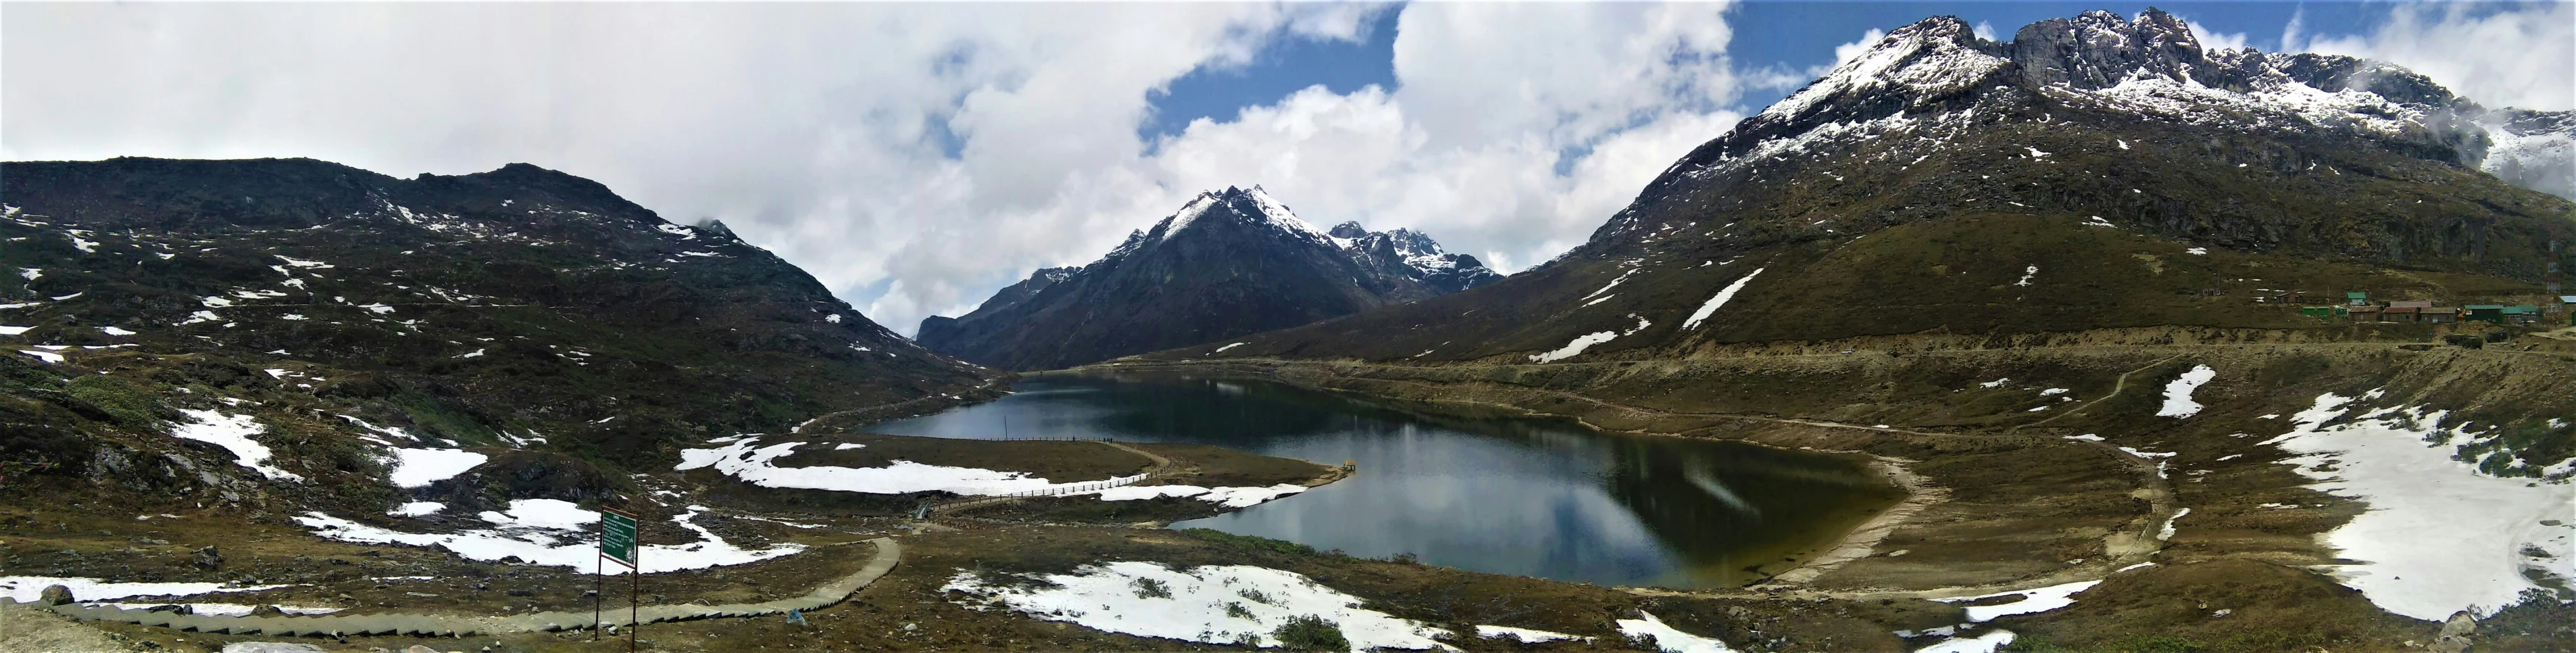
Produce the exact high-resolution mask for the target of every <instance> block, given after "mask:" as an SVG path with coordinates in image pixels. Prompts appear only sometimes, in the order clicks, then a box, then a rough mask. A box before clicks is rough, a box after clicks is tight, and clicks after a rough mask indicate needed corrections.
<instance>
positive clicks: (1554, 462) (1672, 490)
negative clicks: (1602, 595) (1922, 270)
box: [867, 374, 1901, 587]
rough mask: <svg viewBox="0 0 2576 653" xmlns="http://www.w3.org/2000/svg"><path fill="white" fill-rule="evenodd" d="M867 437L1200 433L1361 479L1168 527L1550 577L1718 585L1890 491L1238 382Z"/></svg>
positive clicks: (1693, 449) (1672, 444)
mask: <svg viewBox="0 0 2576 653" xmlns="http://www.w3.org/2000/svg"><path fill="white" fill-rule="evenodd" d="M1018 389H1019V390H1020V392H1019V393H1017V394H1014V395H1011V396H1009V397H1005V398H1003V399H1001V400H999V401H995V402H992V403H987V404H981V405H976V406H969V407H964V408H959V409H956V410H952V411H949V412H946V413H941V414H937V415H930V416H925V417H918V418H913V419H906V420H898V421H893V422H887V423H882V424H877V425H873V426H870V427H868V429H867V430H870V431H874V432H879V433H891V434H898V435H920V436H932V437H947V438H974V439H1004V438H1035V437H1047V438H1061V437H1084V438H1100V437H1105V438H1111V439H1117V440H1126V441H1136V442H1186V443H1194V444H1209V445H1217V446H1223V447H1227V448H1232V449H1237V450H1241V451H1249V452H1253V453H1260V454H1266V455H1272V456H1284V457H1289V458H1299V459H1304V460H1309V461H1314V462H1318V463H1324V464H1340V463H1342V462H1343V461H1346V460H1347V461H1357V462H1358V463H1359V474H1357V475H1355V476H1352V477H1351V478H1348V479H1345V480H1342V481H1341V482H1337V483H1333V484H1331V485H1327V486H1324V487H1321V488H1317V489H1315V490H1312V491H1309V492H1306V493H1305V494H1301V495H1296V496H1293V497H1289V498H1287V499H1283V500H1279V501H1273V502H1270V503H1265V504H1262V505H1259V506H1254V507H1252V508H1249V509H1245V510H1242V511H1238V512H1235V513H1231V514H1226V515H1220V516H1217V517H1212V518H1208V519H1199V520H1192V521H1187V522H1181V523H1178V524H1174V525H1173V526H1174V527H1176V528H1213V529H1217V530H1222V531H1227V532H1233V533H1241V534H1246V535H1259V536H1263V537H1271V538H1277V539H1282V540H1289V541H1293V542H1298V543H1302V544H1306V545H1309V546H1313V547H1316V548H1318V549H1341V550H1342V551H1344V552H1347V553H1350V554H1352V555H1358V556H1369V557H1387V556H1393V555H1396V554H1402V553H1411V554H1414V555H1416V556H1418V557H1420V559H1421V560H1422V561H1423V562H1426V563H1431V564H1438V565H1446V566H1451V567H1458V568H1462V569H1470V570H1475V571H1485V572H1494V573H1505V574H1524V575H1531V576H1541V577H1546V578H1554V579H1558V580H1567V581H1589V582H1595V583H1603V584H1616V585H1663V586H1672V587H1714V586H1735V585H1742V584H1745V583H1748V582H1752V581H1755V580H1759V579H1760V578H1762V577H1763V576H1765V575H1768V574H1774V573H1778V572H1780V571H1784V570H1786V569H1788V568H1789V567H1790V566H1791V565H1792V564H1793V563H1792V560H1794V559H1802V558H1804V557H1805V556H1807V555H1811V554H1813V553H1817V552H1819V551H1818V549H1820V548H1821V547H1825V546H1830V545H1831V544H1832V542H1833V541H1834V540H1835V539H1837V538H1839V537H1841V536H1842V535H1843V534H1844V533H1845V532H1847V531H1849V530H1850V529H1851V527H1852V526H1853V525H1855V524H1858V523H1859V522H1860V521H1861V520H1863V519H1866V518H1867V517H1868V516H1869V515H1871V514H1874V513H1875V512H1877V511H1878V510H1881V509H1884V508H1886V507H1887V506H1889V505H1891V504H1893V503H1894V502H1895V501H1896V500H1897V499H1898V498H1900V496H1901V495H1900V493H1899V492H1898V491H1897V490H1896V489H1895V488H1893V487H1890V486H1888V485H1887V484H1886V483H1885V482H1884V481H1881V480H1879V479H1877V478H1876V477H1875V476H1874V475H1872V474H1869V473H1868V471H1867V468H1866V466H1865V464H1864V463H1862V462H1860V461H1858V460H1856V459H1852V458H1846V457H1840V456H1826V455H1819V454H1812V453H1805V452H1795V451H1781V450H1775V449H1767V448H1762V447H1756V446H1751V445H1744V444H1737V443H1730V442H1715V441H1704V440H1690V439H1682V438H1669V437H1643V436H1626V435H1618V434H1607V433H1600V432H1596V431H1592V430H1589V429H1585V428H1583V427H1581V426H1579V425H1575V424H1572V423H1569V422H1565V421H1562V420H1548V419H1531V418H1524V417H1509V416H1485V417H1459V416H1454V415H1434V414H1426V413H1420V412H1415V411H1411V410H1406V409H1405V408H1404V407H1398V406H1390V405H1376V404H1372V403H1366V402H1363V401H1360V400H1357V399H1354V398H1351V397H1347V396H1343V395H1335V394H1329V393H1323V392H1316V391H1311V390H1305V389H1300V388H1296V387H1292V386H1286V385H1282V384H1276V383H1269V382H1264V381H1255V380H1246V379H1231V378H1229V379H1208V378H1195V377H1190V376H1183V375H1170V374H1156V375H1117V376H1067V375H1050V376H1045V377H1039V378H1034V379H1030V380H1027V381H1024V382H1022V383H1021V384H1020V386H1019V388H1018Z"/></svg>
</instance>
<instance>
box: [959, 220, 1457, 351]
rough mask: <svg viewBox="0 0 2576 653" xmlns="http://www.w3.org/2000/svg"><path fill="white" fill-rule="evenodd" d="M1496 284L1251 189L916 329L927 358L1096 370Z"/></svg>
mask: <svg viewBox="0 0 2576 653" xmlns="http://www.w3.org/2000/svg"><path fill="white" fill-rule="evenodd" d="M1500 278H1502V277H1501V275H1498V274H1495V273H1494V272H1493V271H1492V270H1489V269H1486V268H1485V266H1484V264H1482V263H1480V262H1478V261H1477V260H1476V258H1475V257H1473V256H1468V255H1465V254H1451V253H1448V252H1446V251H1443V250H1442V249H1441V248H1440V244H1439V243H1437V242H1433V241H1432V240H1431V238H1430V237H1429V236H1425V235H1422V234H1421V233H1418V232H1414V231H1411V230H1405V229H1397V230H1394V231H1383V232H1371V231H1368V230H1367V229H1364V228H1362V227H1360V225H1359V223H1356V222H1346V223H1343V224H1341V225H1339V226H1336V227H1334V228H1333V229H1332V230H1331V231H1329V232H1327V231H1323V230H1319V229H1316V228H1315V227H1314V226H1313V225H1311V224H1308V223H1307V222H1306V221H1304V220H1301V219H1298V217H1297V216H1296V214H1295V213H1294V212H1292V211H1290V210H1289V209H1288V207H1287V206H1286V205H1283V204H1280V203H1279V201H1278V200H1276V199H1273V198H1271V197H1270V194H1269V193H1268V192H1266V191H1264V190H1262V188H1261V187H1259V186H1254V187H1252V188H1249V189H1244V188H1231V187H1230V188H1227V189H1225V190H1222V191H1209V192H1204V193H1200V194H1199V195H1198V197H1196V198H1193V199H1191V200H1190V201H1189V203H1187V204H1185V205H1183V206H1182V207H1181V210H1180V211H1178V212H1175V213H1173V214H1172V215H1171V216H1170V217H1166V218H1164V219H1163V220H1162V221H1161V222H1159V223H1156V224H1155V225H1154V227H1153V229H1151V230H1138V231H1135V232H1131V233H1129V234H1128V236H1127V240H1126V241H1125V242H1123V243H1121V244H1119V246H1118V247H1117V249H1114V250H1112V251H1110V252H1109V254H1108V255H1107V256H1103V257H1101V258H1100V260H1098V261H1095V262H1093V263H1091V264H1090V265H1086V266H1083V267H1081V268H1048V269H1043V270H1039V271H1038V272H1037V274H1035V275H1032V276H1031V277H1030V278H1029V279H1027V280H1025V281H1022V282H1020V283H1018V284H1014V285H1012V286H1010V287H1008V288H1004V289H1002V291H1001V292H998V293H995V294H994V295H993V297H992V298H991V299H988V300H985V302H984V304H983V305H981V306H978V307H976V309H975V311H974V312H971V313H968V314H966V315H964V316H960V317H956V318H948V317H937V316H934V317H931V318H928V319H924V320H922V323H921V331H920V333H919V335H918V337H917V340H919V341H920V342H921V344H922V345H924V346H927V347H930V348H931V349H933V350H936V351H939V352H941V353H945V354H949V355H952V356H956V357H959V358H963V359H966V360H969V361H975V362H978V363H982V364H985V365H991V366H995V367H1003V368H1009V369H1018V370H1033V369H1052V368H1060V367H1069V366H1073V365H1081V364H1085V363H1092V362H1097V361H1102V360H1107V359H1111V358H1116V357H1119V356H1125V355H1129V354H1137V353H1143V352H1148V351H1154V350H1158V349H1167V348H1171V347H1178V346H1182V345H1190V344H1197V343H1202V342H1212V341H1215V340H1219V339H1223V338H1230V337H1234V336H1238V335H1243V334H1247V333H1255V332H1260V331H1267V330H1271V329H1279V328H1286V327H1291V326H1296V325H1300V324H1306V323H1310V322H1315V321H1319V320H1326V319H1331V318H1334V317H1339V316H1342V315H1348V314H1351V313H1354V312H1358V311H1361V310H1365V309H1369V308H1375V307H1379V306H1385V305H1389V304H1397V303H1403V302H1410V301H1417V300H1421V299H1427V298H1431V297H1436V296H1440V295H1446V294H1449V293H1454V292H1458V291H1461V290H1466V289H1468V288H1473V287H1476V286H1479V285H1483V284H1486V283H1489V282H1492V281H1494V280H1497V279H1500Z"/></svg>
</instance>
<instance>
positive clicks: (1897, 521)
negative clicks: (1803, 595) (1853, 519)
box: [1742, 454, 1950, 591]
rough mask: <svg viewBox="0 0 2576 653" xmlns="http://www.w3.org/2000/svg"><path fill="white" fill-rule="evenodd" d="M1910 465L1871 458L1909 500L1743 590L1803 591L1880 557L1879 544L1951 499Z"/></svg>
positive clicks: (1944, 490) (1889, 458)
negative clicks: (1850, 565) (1851, 564)
mask: <svg viewBox="0 0 2576 653" xmlns="http://www.w3.org/2000/svg"><path fill="white" fill-rule="evenodd" d="M1862 455H1868V454H1862ZM1910 462H1914V461H1911V460H1906V459H1903V458H1893V457H1888V456H1871V460H1870V464H1869V466H1870V469H1871V470H1872V471H1876V472H1878V473H1879V475H1880V477H1882V478H1885V479H1887V481H1888V482H1889V483H1890V484H1893V485H1895V486H1896V487H1897V488H1898V489H1901V490H1904V491H1905V499H1904V500H1902V501H1898V502H1896V505H1893V506H1888V507H1887V508H1886V509H1883V510H1880V511H1878V514H1877V515H1873V516H1871V517H1870V518H1869V520H1868V521H1863V522H1861V523H1860V525H1858V526H1853V527H1852V529H1851V531H1850V532H1848V533H1844V534H1843V537H1842V538H1841V539H1839V540H1836V541H1835V542H1834V544H1833V546H1832V547H1831V548H1828V549H1826V550H1825V552H1824V553H1819V554H1816V555H1815V556H1813V557H1809V558H1807V559H1806V560H1802V561H1799V563H1798V566H1796V567H1793V568H1791V569H1789V570H1788V571H1784V572H1780V573H1779V574H1778V575H1775V576H1772V577H1771V579H1770V580H1769V581H1767V582H1764V583H1760V584H1756V585H1748V586H1745V587H1743V588H1742V589H1744V590H1748V591H1761V590H1763V589H1765V588H1771V587H1775V586H1776V585H1775V584H1785V585H1794V586H1797V587H1801V588H1803V587H1805V586H1806V585H1807V584H1808V583H1811V582H1814V581H1815V580H1816V579H1817V578H1819V577H1822V576H1824V575H1825V574H1827V573H1831V572H1833V571H1834V570H1835V569H1840V568H1842V566H1843V564H1844V563H1848V562H1851V561H1853V560H1859V559H1861V558H1867V557H1870V556H1872V555H1876V554H1877V549H1878V544H1879V543H1880V542H1885V541H1887V537H1888V536H1889V535H1892V534H1895V533H1896V529H1897V527H1899V526H1903V525H1905V523H1906V522H1908V521H1911V520H1912V519H1913V518H1914V516H1915V515H1917V514H1921V513H1922V512H1923V511H1924V510H1926V509H1929V508H1931V507H1932V506H1934V505H1936V504H1939V503H1941V502H1944V501H1948V500H1950V491H1949V490H1946V489H1943V488H1941V487H1938V486H1934V485H1932V484H1931V483H1929V482H1926V481H1924V480H1923V477H1922V476H1921V475H1919V474H1915V473H1914V470H1913V469H1910V468H1907V467H1906V466H1905V463H1910ZM1784 589H1785V588H1784Z"/></svg>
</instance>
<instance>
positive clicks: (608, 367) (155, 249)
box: [0, 158, 999, 514]
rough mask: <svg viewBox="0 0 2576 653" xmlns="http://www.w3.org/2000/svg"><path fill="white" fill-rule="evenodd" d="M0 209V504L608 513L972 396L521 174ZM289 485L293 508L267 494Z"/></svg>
mask: <svg viewBox="0 0 2576 653" xmlns="http://www.w3.org/2000/svg"><path fill="white" fill-rule="evenodd" d="M0 183H5V186H0V197H5V198H6V203H5V205H0V214H5V218H0V241H5V244H0V266H5V268H6V269H7V270H8V271H9V275H8V276H6V277H0V279H5V282H0V355H5V359H0V460H7V461H9V462H10V465H9V467H8V469H7V470H5V472H0V473H5V474H6V475H8V476H9V477H10V480H9V482H10V483H19V482H22V481H24V482H42V483H61V484H65V485H62V486H60V487H63V488H73V489H70V490H67V491H74V492H92V491H99V490H101V489H102V488H109V487H123V488H126V489H129V490H133V491H137V492H142V493H144V494H146V495H151V496H169V497H187V496H195V497H196V498H197V499H200V500H207V501H209V502H211V500H210V499H207V498H206V497H207V495H206V494H194V495H191V494H190V492H191V490H190V489H189V488H190V487H192V486H194V485H196V484H198V483H199V482H200V481H201V480H202V482H203V483H205V484H208V485H213V486H216V487H218V488H221V489H222V491H223V495H224V496H226V497H227V500H239V501H248V502H252V503H255V504H261V505H265V506H266V508H265V509H270V510H272V511H273V512H278V513H282V514H292V513H295V512H300V511H301V510H306V509H314V508H315V507H316V506H317V505H319V504H344V505H334V506H332V510H333V511H334V512H339V513H344V514H382V513H384V512H385V511H386V510H388V509H390V508H394V507H395V506H397V505H400V504H402V503H404V502H406V501H415V500H431V501H441V502H445V503H448V504H450V505H452V506H454V507H456V508H458V509H460V510H462V511H463V512H461V513H460V514H472V510H471V509H480V508H485V507H490V508H495V509H497V508H498V507H499V506H501V505H502V502H500V500H501V499H536V498H547V499H561V500H589V499H592V498H595V497H597V496H599V495H600V493H603V492H608V491H611V490H612V489H627V490H631V488H630V487H626V486H627V484H628V483H629V481H628V480H626V475H624V474H622V473H611V472H607V471H604V470H610V469H618V468H621V467H622V468H625V469H645V468H660V469H667V468H668V466H669V464H670V463H669V460H670V457H672V456H675V455H676V445H677V444H678V443H680V442H683V441H695V440H697V439H701V438H704V437H707V434H709V433H736V432H744V431H781V430H785V429H787V428H789V427H791V426H794V425H795V424H797V423H798V422H800V421H802V420H805V419H807V418H811V417H814V416H815V415H818V414H823V413H830V412H838V411H845V410H852V409H862V408H868V407H894V408H895V409H896V410H895V411H894V412H897V413H901V412H906V411H924V410H934V409H936V408H939V407H942V406H944V405H949V404H954V403H959V402H962V401H968V400H973V399H975V398H978V397H984V396H991V393H989V392H985V389H986V388H987V387H988V386H989V385H990V384H991V383H993V378H994V377H996V376H999V375H998V374H996V373H994V372H992V371H989V370H981V369H977V368H975V367H973V366H971V365H967V364H965V363H962V362H959V361H956V360H954V359H951V358H948V357H944V356H940V355H937V354H935V353H932V352H930V351H929V350H927V349H923V348H921V347H919V346H916V345H914V344H913V343H911V342H910V341H908V340H906V339H904V338H902V337H901V336H898V335H896V334H895V333H893V332H892V331H890V330H887V329H885V328H883V327H880V326H878V325H877V324H875V323H874V322H872V321H870V320H869V319H868V318H867V317H866V316H864V315H861V314H860V313H859V312H858V311H856V310H853V309H851V308H850V307H849V305H848V304H845V303H843V302H841V301H840V300H838V299H835V298H834V297H833V296H832V294H831V293H830V292H829V291H827V290H826V289H825V288H824V287H823V285H822V284H821V283H820V282H817V281H815V280H814V278H813V277H811V276H808V275H806V274H805V272H804V271H802V270H799V269H797V268H796V267H795V266H793V265H790V264H788V263H787V262H786V261H784V260H781V259H779V258H778V257H777V256H775V255H772V254H771V253H769V252H767V251H764V250H762V249H760V248H758V247H754V246H752V245H750V244H748V243H745V242H743V241H742V240H740V239H738V238H735V237H734V236H733V235H732V234H730V233H729V232H727V231H726V230H725V229H724V228H723V227H722V225H720V224H712V223H710V224H708V225H706V226H683V225H678V224H673V223H671V222H669V221H666V220H664V219H662V218H661V217H660V216H659V215H656V214H655V213H654V212H653V211H651V210H649V209H646V208H644V207H641V206H638V205H636V204H634V203H632V202H628V201H626V200H625V199H623V198H620V197H618V196H617V195H616V194H615V193H613V192H610V190H609V189H608V188H607V187H606V186H603V185H601V184H599V183H597V182H593V181H590V180H587V179H582V178H579V177H575V176H572V175H568V174H564V173H561V172H556V171H552V170H546V169H543V168H538V167H536V166H532V165H526V164H512V165H509V166H505V167H502V168H500V169H497V170H493V171H490V172H483V173H476V174H468V175H455V176H445V175H421V176H420V177H418V178H414V179H397V178H393V177H388V176H384V175H379V174H376V173H372V172H368V171H365V170H359V169H356V168H350V167H347V166H342V165H338V164H333V163H327V162H322V161H313V160H307V159H285V160H280V159H261V160H238V161H187V160H166V159H140V158H125V159H112V160H107V161H80V162H10V163H6V164H0ZM64 379H71V381H64ZM66 389H68V392H66V391H65V390H66ZM961 396H962V397H965V398H964V399H960V398H959V397H961ZM102 406H104V407H109V408H102ZM165 431H171V432H175V433H177V434H179V435H180V438H173V437H171V435H169V434H165V433H164V432H165ZM252 436H256V437H252ZM183 438H184V439H183ZM191 440H196V441H203V442H214V443H216V444H218V445H222V447H224V448H212V449H210V448H207V447H202V446H195V445H196V444H202V442H199V443H192V442H191ZM262 442H264V443H265V444H262ZM225 448H229V449H231V451H229V452H228V451H226V450H225ZM241 452H249V453H241ZM236 453H238V454H239V455H241V456H244V458H243V459H244V460H247V461H251V462H246V463H244V464H245V465H248V464H251V463H258V464H260V465H263V466H264V467H262V468H261V470H260V471H261V472H262V474H265V476H263V475H262V474H246V472H249V471H251V470H250V469H249V468H245V467H243V466H241V465H234V464H233V463H232V461H233V456H234V455H235V454H236ZM254 453H255V454H256V456H255V457H254V456H253V454H254ZM424 461H426V462H424ZM424 465H427V466H426V467H424ZM179 468H185V469H184V470H180V469H179ZM30 469H32V470H34V471H33V472H32V473H33V474H34V476H33V479H34V480H29V479H30V477H27V476H21V474H22V473H25V472H27V471H28V470H30ZM469 469H471V470H473V471H471V472H469V471H468V470H469ZM174 470H178V471H174ZM460 474H461V476H460ZM233 477H238V478H233ZM290 477H291V478H294V479H299V480H300V481H309V484H306V483H301V482H299V483H294V484H286V485H278V484H271V483H267V482H266V481H268V480H274V479H282V478H290ZM223 478H230V479H231V480H220V479H223ZM450 478H454V479H458V480H454V481H450V480H446V479H450ZM477 478H480V479H482V480H479V481H477V480H473V479H477ZM236 481H238V482H236ZM42 487H56V486H53V485H45V486H42ZM280 488H285V489H280ZM389 488H390V489H391V491H393V492H396V493H394V494H389V493H388V492H389ZM281 492H282V493H285V495H278V493H281ZM269 498H275V499H277V500H278V503H275V504H273V505H272V504H267V503H266V502H267V500H268V499H269ZM469 508H471V509H469ZM290 509H291V510H290Z"/></svg>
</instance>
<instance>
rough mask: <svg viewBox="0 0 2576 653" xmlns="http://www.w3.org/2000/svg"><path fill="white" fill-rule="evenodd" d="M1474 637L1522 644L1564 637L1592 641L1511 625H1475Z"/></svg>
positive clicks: (1545, 641) (1587, 638)
mask: <svg viewBox="0 0 2576 653" xmlns="http://www.w3.org/2000/svg"><path fill="white" fill-rule="evenodd" d="M1476 638H1477V639H1509V640H1512V641H1515V642H1520V643H1523V644H1545V643H1548V642H1553V641H1558V640H1566V639H1580V640H1584V641H1587V642H1588V641H1592V638H1590V637H1577V636H1574V635H1568V634H1565V633H1559V632H1551V631H1545V630H1536V629H1531V628H1513V627H1511V626H1477V627H1476Z"/></svg>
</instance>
